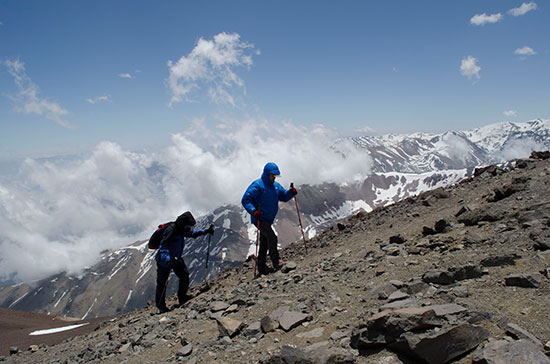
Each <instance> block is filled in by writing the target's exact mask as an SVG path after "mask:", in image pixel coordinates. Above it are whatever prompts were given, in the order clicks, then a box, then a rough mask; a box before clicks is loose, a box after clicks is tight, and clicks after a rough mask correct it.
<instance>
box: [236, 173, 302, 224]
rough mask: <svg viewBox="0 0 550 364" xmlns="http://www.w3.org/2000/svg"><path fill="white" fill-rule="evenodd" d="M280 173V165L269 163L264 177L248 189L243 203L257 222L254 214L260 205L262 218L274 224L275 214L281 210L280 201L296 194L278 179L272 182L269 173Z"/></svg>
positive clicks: (284, 200) (287, 199) (252, 219)
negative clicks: (285, 187) (286, 188)
mask: <svg viewBox="0 0 550 364" xmlns="http://www.w3.org/2000/svg"><path fill="white" fill-rule="evenodd" d="M270 173H271V174H274V175H279V174H280V173H279V167H277V165H276V164H275V163H267V164H266V165H265V167H264V171H263V173H262V177H261V178H260V179H257V180H255V181H254V182H252V183H251V184H250V186H248V188H247V189H246V191H245V193H244V195H243V198H242V200H241V203H242V204H243V207H244V208H245V209H246V211H248V213H249V214H250V216H251V221H252V223H253V224H256V219H255V218H254V216H252V214H253V213H254V211H256V209H257V208H258V207H259V208H260V211H261V212H262V220H266V221H268V222H269V223H270V224H273V222H274V221H275V216H277V212H278V211H279V201H283V202H287V201H289V200H290V199H291V198H292V197H293V196H294V195H293V194H292V193H291V192H290V190H285V189H284V187H283V186H281V184H280V183H279V182H277V181H275V182H273V183H272V182H271V181H270V180H269V174H270Z"/></svg>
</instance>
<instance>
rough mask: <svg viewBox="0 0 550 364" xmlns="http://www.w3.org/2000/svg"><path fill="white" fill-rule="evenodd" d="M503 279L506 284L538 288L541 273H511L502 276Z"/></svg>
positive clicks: (540, 281)
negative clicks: (504, 276)
mask: <svg viewBox="0 0 550 364" xmlns="http://www.w3.org/2000/svg"><path fill="white" fill-rule="evenodd" d="M504 281H505V283H506V285H507V286H516V287H523V288H539V287H540V285H541V283H542V275H541V274H540V273H518V274H511V275H509V276H507V277H506V278H504Z"/></svg>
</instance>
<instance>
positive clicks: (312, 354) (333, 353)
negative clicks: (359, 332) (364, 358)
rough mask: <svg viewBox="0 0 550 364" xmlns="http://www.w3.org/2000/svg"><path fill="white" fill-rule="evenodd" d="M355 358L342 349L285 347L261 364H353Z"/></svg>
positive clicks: (261, 361)
mask: <svg viewBox="0 0 550 364" xmlns="http://www.w3.org/2000/svg"><path fill="white" fill-rule="evenodd" d="M353 363H355V358H354V356H353V355H352V354H351V353H350V352H348V351H347V350H345V349H342V348H315V349H311V350H304V349H300V348H297V347H293V346H290V345H284V346H283V347H282V348H281V350H280V352H279V353H278V354H275V355H272V356H271V357H269V358H266V359H263V360H260V364H353Z"/></svg>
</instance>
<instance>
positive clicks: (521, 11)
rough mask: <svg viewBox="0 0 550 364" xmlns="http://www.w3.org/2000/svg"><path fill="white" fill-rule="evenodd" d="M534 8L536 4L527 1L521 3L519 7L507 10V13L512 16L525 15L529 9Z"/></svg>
mask: <svg viewBox="0 0 550 364" xmlns="http://www.w3.org/2000/svg"><path fill="white" fill-rule="evenodd" d="M536 8H537V4H536V3H534V2H532V1H531V2H528V3H523V4H521V6H520V7H519V8H513V9H510V10H508V14H510V15H513V16H520V15H525V14H527V13H528V12H530V11H531V10H535V9H536Z"/></svg>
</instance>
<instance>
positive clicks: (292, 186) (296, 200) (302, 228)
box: [290, 182, 307, 254]
mask: <svg viewBox="0 0 550 364" xmlns="http://www.w3.org/2000/svg"><path fill="white" fill-rule="evenodd" d="M293 188H294V182H290V189H293ZM294 202H296V213H297V214H298V221H299V222H300V230H302V239H304V247H305V248H306V254H307V244H306V237H305V235H304V227H303V226H302V218H301V217H300V209H299V208H298V199H297V198H296V195H294Z"/></svg>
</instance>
